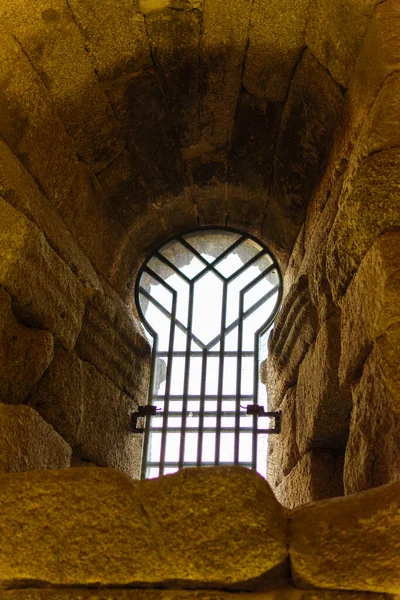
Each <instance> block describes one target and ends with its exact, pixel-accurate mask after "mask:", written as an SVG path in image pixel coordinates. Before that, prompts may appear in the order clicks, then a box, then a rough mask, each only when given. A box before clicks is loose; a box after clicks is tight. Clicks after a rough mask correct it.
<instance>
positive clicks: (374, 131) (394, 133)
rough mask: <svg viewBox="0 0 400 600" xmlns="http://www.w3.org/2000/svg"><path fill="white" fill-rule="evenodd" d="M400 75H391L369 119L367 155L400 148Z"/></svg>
mask: <svg viewBox="0 0 400 600" xmlns="http://www.w3.org/2000/svg"><path fill="white" fill-rule="evenodd" d="M399 98H400V75H399V73H398V72H396V73H393V74H392V75H389V76H388V77H387V78H386V79H385V81H384V83H383V85H382V87H381V89H380V91H379V94H378V96H377V98H376V100H375V103H374V106H373V108H372V111H371V114H370V116H369V119H368V121H369V122H368V124H367V126H366V130H365V131H364V132H363V138H364V140H365V149H364V153H365V154H367V155H370V154H373V153H375V152H380V151H382V150H387V149H388V148H396V147H398V146H400V101H399Z"/></svg>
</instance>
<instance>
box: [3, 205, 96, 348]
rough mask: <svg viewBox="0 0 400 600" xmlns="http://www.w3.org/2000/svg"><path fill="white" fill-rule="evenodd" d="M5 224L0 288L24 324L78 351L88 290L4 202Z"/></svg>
mask: <svg viewBox="0 0 400 600" xmlns="http://www.w3.org/2000/svg"><path fill="white" fill-rule="evenodd" d="M0 222H1V224H2V230H1V234H0V284H1V285H2V286H3V288H4V289H5V290H6V291H7V292H8V293H9V294H10V296H11V298H12V305H13V309H14V312H15V314H16V316H17V318H18V320H19V321H21V322H22V323H24V324H25V325H29V326H30V327H36V328H40V329H48V330H50V331H51V332H52V333H53V335H54V338H55V341H56V342H58V343H59V344H61V345H63V346H64V347H65V348H72V347H73V346H74V344H75V340H76V337H77V335H78V333H79V331H80V328H81V324H82V318H83V313H84V309H85V297H84V290H83V287H82V286H81V284H80V283H79V282H78V281H77V279H76V278H75V276H74V275H73V273H72V271H71V270H70V269H69V268H68V267H67V266H66V264H65V263H64V262H63V261H62V260H61V258H60V257H59V256H58V255H57V254H56V253H55V252H54V251H53V250H52V249H51V248H50V246H49V245H48V244H47V242H46V240H45V238H44V236H43V234H42V233H41V231H40V230H39V229H38V228H37V227H36V225H34V224H33V223H32V222H31V221H29V220H28V219H27V218H26V217H24V215H22V214H21V213H19V212H18V211H16V210H15V209H14V208H13V207H12V206H11V205H10V204H8V202H6V201H5V200H2V199H0Z"/></svg>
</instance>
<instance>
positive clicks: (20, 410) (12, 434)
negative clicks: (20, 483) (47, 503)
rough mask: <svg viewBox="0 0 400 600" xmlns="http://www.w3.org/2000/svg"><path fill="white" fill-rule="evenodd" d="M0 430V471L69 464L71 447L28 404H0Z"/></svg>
mask: <svg viewBox="0 0 400 600" xmlns="http://www.w3.org/2000/svg"><path fill="white" fill-rule="evenodd" d="M0 430H1V432H2V434H1V437H0V472H2V473H11V472H15V471H33V470H36V469H66V468H68V467H69V465H70V462H71V454H72V450H71V448H70V447H69V446H68V444H67V443H66V442H65V441H64V440H63V439H62V437H61V436H59V435H58V433H56V432H55V431H54V429H53V428H52V427H51V425H49V424H48V423H45V421H43V419H42V418H41V417H40V416H39V415H38V413H37V412H36V411H34V410H33V409H32V408H30V407H29V406H23V405H18V406H9V405H8V404H0ZM14 500H15V499H14ZM0 531H1V528H0Z"/></svg>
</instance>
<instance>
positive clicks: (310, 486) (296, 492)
mask: <svg viewBox="0 0 400 600" xmlns="http://www.w3.org/2000/svg"><path fill="white" fill-rule="evenodd" d="M274 493H275V496H276V498H277V499H278V500H279V502H280V503H281V504H283V505H284V506H287V507H288V508H294V507H296V506H300V505H302V504H307V503H309V502H314V501H315V500H322V499H325V498H332V497H334V496H342V495H343V455H342V454H340V453H339V454H338V453H335V452H333V451H331V450H322V449H319V450H311V451H310V452H307V454H305V455H304V456H302V458H301V459H300V460H299V462H298V463H297V464H296V466H295V467H294V468H293V469H292V470H291V471H290V473H289V474H288V475H287V476H286V477H284V479H283V481H282V482H281V483H280V484H279V485H278V487H277V488H275V489H274Z"/></svg>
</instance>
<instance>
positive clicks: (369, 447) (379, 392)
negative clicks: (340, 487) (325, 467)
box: [344, 326, 400, 494]
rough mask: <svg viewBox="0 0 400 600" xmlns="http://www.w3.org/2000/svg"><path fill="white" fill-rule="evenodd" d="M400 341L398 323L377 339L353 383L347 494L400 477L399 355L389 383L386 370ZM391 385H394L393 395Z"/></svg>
mask: <svg viewBox="0 0 400 600" xmlns="http://www.w3.org/2000/svg"><path fill="white" fill-rule="evenodd" d="M399 343H400V327H399V326H397V327H396V328H395V329H393V330H391V331H390V332H389V333H388V334H387V335H385V336H383V337H382V338H380V339H379V340H378V341H377V343H376V345H375V347H374V349H373V350H372V352H371V354H370V355H369V356H368V358H367V360H366V363H365V365H364V369H363V373H362V377H361V380H360V381H359V382H358V384H357V385H355V386H354V387H353V390H352V393H353V412H352V416H351V425H350V436H349V441H348V444H347V448H346V457H345V466H344V489H345V493H346V494H352V493H353V492H359V491H362V490H365V489H368V488H370V487H375V486H378V485H383V484H384V483H389V482H391V481H396V480H400V453H399V448H400V402H399V397H398V389H399V379H400V368H399V366H398V358H397V359H395V360H396V362H395V364H392V373H390V375H393V377H392V379H391V383H392V385H391V386H390V385H388V373H387V372H386V373H385V364H386V366H387V364H388V362H389V361H388V351H389V352H390V351H391V352H392V353H393V354H394V355H395V356H397V357H398V349H399ZM385 359H386V361H385ZM389 359H390V355H389ZM386 370H387V369H386ZM396 372H397V377H396ZM396 379H397V381H396ZM391 387H392V388H393V387H395V388H397V393H396V394H395V395H394V394H393V391H394V390H393V389H392V390H391V389H390V388H391Z"/></svg>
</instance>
